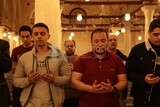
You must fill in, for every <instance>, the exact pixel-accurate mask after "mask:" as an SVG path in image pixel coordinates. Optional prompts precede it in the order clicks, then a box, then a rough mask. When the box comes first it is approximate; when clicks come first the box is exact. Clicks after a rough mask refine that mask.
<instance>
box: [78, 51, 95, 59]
mask: <svg viewBox="0 0 160 107" xmlns="http://www.w3.org/2000/svg"><path fill="white" fill-rule="evenodd" d="M92 57H93V52H92V51H90V52H87V53H84V54H82V55H81V56H79V58H80V59H88V58H92Z"/></svg>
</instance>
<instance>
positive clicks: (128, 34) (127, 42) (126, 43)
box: [124, 21, 131, 55]
mask: <svg viewBox="0 0 160 107" xmlns="http://www.w3.org/2000/svg"><path fill="white" fill-rule="evenodd" d="M124 25H125V29H126V32H125V33H124V49H125V52H126V55H128V54H129V52H130V50H131V32H130V30H131V29H130V28H131V27H130V26H131V23H130V22H129V21H128V22H124Z"/></svg>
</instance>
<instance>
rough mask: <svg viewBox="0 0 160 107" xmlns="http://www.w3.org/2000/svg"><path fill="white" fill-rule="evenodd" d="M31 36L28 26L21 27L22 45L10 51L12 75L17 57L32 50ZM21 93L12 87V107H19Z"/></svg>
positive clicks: (20, 89)
mask: <svg viewBox="0 0 160 107" xmlns="http://www.w3.org/2000/svg"><path fill="white" fill-rule="evenodd" d="M31 34H32V30H31V28H30V27H29V26H27V25H23V26H21V27H20V28H19V37H20V40H21V42H22V45H20V46H18V47H16V48H14V49H13V51H12V56H11V59H12V71H13V74H14V72H15V67H16V65H17V62H18V59H19V57H20V56H21V55H22V54H24V53H26V52H28V51H30V50H32V48H33V42H32V37H31ZM21 92H22V88H16V87H14V86H13V107H21V103H20V101H19V98H20V94H21Z"/></svg>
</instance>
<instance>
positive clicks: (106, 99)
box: [73, 52, 126, 107]
mask: <svg viewBox="0 0 160 107" xmlns="http://www.w3.org/2000/svg"><path fill="white" fill-rule="evenodd" d="M73 71H75V72H79V73H82V74H83V77H82V82H84V83H86V84H89V85H92V84H93V82H94V80H97V81H98V82H101V81H103V82H107V80H108V79H109V80H110V81H111V83H112V85H114V84H116V83H117V82H118V78H117V75H119V74H124V73H126V70H125V67H124V64H123V62H122V60H121V59H120V58H119V57H118V56H116V55H114V54H112V53H107V54H106V56H105V57H104V58H103V59H102V60H99V59H97V58H95V55H94V53H93V52H89V53H87V54H85V55H83V56H81V57H80V58H79V59H78V61H77V62H76V63H75V65H74V70H73ZM80 107H119V96H118V94H114V93H104V94H94V93H89V92H81V99H80Z"/></svg>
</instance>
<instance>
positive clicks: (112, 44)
mask: <svg viewBox="0 0 160 107" xmlns="http://www.w3.org/2000/svg"><path fill="white" fill-rule="evenodd" d="M107 47H108V49H109V50H115V49H116V48H117V37H116V36H115V35H109V36H108V45H107Z"/></svg>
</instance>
